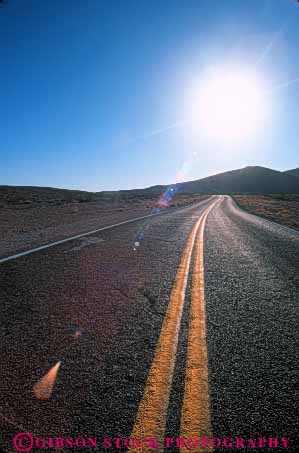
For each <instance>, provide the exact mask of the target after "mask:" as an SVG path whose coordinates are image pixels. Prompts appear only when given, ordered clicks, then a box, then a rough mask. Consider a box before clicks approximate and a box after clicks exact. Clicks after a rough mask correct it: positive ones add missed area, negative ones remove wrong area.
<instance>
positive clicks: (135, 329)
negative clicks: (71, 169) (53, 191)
mask: <svg viewBox="0 0 299 453" xmlns="http://www.w3.org/2000/svg"><path fill="white" fill-rule="evenodd" d="M298 239H299V235H298V232H296V231H292V230H290V229H287V228H284V227H282V226H279V225H277V224H274V223H271V222H268V221H266V220H263V219H260V218H258V217H256V216H252V215H250V214H247V213H245V212H243V211H241V210H240V209H239V208H238V207H236V206H235V204H234V202H233V201H232V199H231V198H230V197H228V196H215V197H211V198H210V199H208V200H204V201H203V202H201V203H199V204H197V205H194V206H190V207H187V208H184V209H180V210H177V211H172V212H169V213H167V214H163V215H161V216H154V217H150V218H144V219H140V220H136V221H134V222H131V223H125V224H122V225H119V226H116V227H114V228H111V229H106V230H102V231H98V232H94V233H93V234H91V235H89V236H84V237H78V238H77V239H73V240H71V241H67V242H63V243H61V244H57V245H55V246H53V247H51V248H45V249H42V250H39V251H36V252H35V253H32V254H28V255H25V256H19V257H17V258H15V259H13V260H9V261H5V262H2V263H0V278H1V288H0V293H1V298H0V300H1V323H0V335H1V349H0V360H1V364H2V366H1V370H0V382H1V385H0V396H1V399H0V401H1V403H0V405H1V407H0V412H1V414H0V428H1V433H2V434H1V436H2V439H1V445H2V449H3V451H6V452H10V451H16V450H14V447H13V440H12V438H13V436H14V435H15V434H16V433H18V432H21V431H22V432H23V431H24V432H29V433H31V434H32V436H33V437H34V439H35V440H36V438H37V437H40V438H41V437H43V438H45V439H49V438H51V437H52V438H53V439H54V438H56V437H68V438H71V439H78V438H79V436H83V438H84V439H83V440H81V442H85V439H87V437H88V436H89V437H90V438H95V437H97V448H94V449H93V450H92V449H91V448H89V449H87V445H86V448H85V449H83V450H84V451H99V452H101V451H103V452H104V451H107V452H109V451H111V452H117V451H126V448H125V446H124V443H123V439H125V438H128V437H129V436H133V437H134V438H135V439H139V438H143V437H145V438H146V439H148V438H149V437H152V438H153V439H155V441H156V442H157V446H158V448H150V447H151V445H149V443H148V440H147V441H146V442H144V444H143V447H144V448H143V449H142V450H141V449H140V448H137V446H136V447H135V448H132V449H131V451H132V453H135V452H136V451H145V452H150V451H151V452H153V451H156V452H163V451H164V450H165V452H176V451H180V452H181V453H185V452H186V451H190V450H189V449H188V448H187V446H186V445H184V444H181V445H180V448H176V446H175V445H176V444H175V439H176V438H179V437H181V438H186V439H191V438H208V439H211V438H212V437H213V436H214V438H215V439H220V440H221V439H222V440H223V439H224V438H225V437H226V438H230V437H231V438H232V442H233V444H232V448H230V449H228V448H225V446H224V445H222V447H219V448H216V447H217V440H215V441H214V442H215V443H214V444H212V443H211V442H207V443H206V445H202V448H201V447H200V446H198V447H194V448H193V449H191V451H193V452H197V451H212V450H213V449H214V450H218V451H248V450H247V447H248V448H249V447H250V445H251V448H250V451H273V448H270V446H271V445H270V446H269V442H274V443H273V445H272V446H275V442H278V443H279V449H276V451H282V450H283V451H293V450H294V448H295V440H296V429H297V425H298V301H299V298H298V289H299V281H298V280H299V277H298V252H299V240H298ZM116 437H118V438H121V439H122V440H121V441H119V442H120V448H118V444H117V442H118V441H117V440H113V438H116ZM237 437H238V438H240V439H245V444H244V449H243V448H242V443H241V442H242V441H241V440H239V441H238V442H239V445H238V448H237V446H236V443H235V442H236V441H235V438H237ZM270 437H271V438H277V440H276V441H275V440H273V441H270V440H269V438H270ZM104 438H106V440H107V439H108V440H107V442H106V444H104ZM167 438H168V439H169V440H168V444H167V446H165V439H167ZM259 438H265V439H264V441H260V442H261V445H262V442H264V445H263V447H264V448H262V449H261V448H258V445H257V442H258V440H257V439H259ZM283 438H285V439H290V440H289V441H287V440H285V442H287V445H288V448H287V449H285V448H283V447H284V443H283V442H284V441H283V440H282V439H283ZM109 439H112V441H111V443H112V446H111V447H110V444H109ZM170 439H173V441H172V440H170ZM246 439H247V444H246ZM248 439H254V440H252V441H249V444H248ZM28 442H29V443H28V445H29V446H30V442H31V440H30V439H29V441H28ZM48 442H49V441H48ZM227 442H228V443H229V440H227ZM250 442H256V445H255V447H254V445H253V444H252V443H251V444H250ZM24 445H25V441H24ZM26 445H27V444H26ZM248 445H249V446H248ZM56 446H57V445H56ZM89 446H90V447H93V445H89ZM50 447H51V446H50V444H48V445H47V446H45V447H43V448H39V449H38V448H35V449H33V450H32V451H54V449H52V448H50ZM164 447H165V448H164ZM189 447H190V445H189ZM57 448H58V450H59V451H77V449H78V451H79V446H73V447H71V446H70V445H65V446H64V448H62V447H61V446H59V445H58V446H57ZM80 450H81V451H82V448H80Z"/></svg>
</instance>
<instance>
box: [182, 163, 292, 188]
mask: <svg viewBox="0 0 299 453" xmlns="http://www.w3.org/2000/svg"><path fill="white" fill-rule="evenodd" d="M179 187H180V189H181V190H184V191H186V192H191V193H261V194H270V193H299V180H298V181H297V179H296V178H294V177H293V176H291V175H289V174H286V173H283V172H280V171H276V170H271V169H270V168H265V167H245V168H241V169H239V170H233V171H228V172H225V173H219V174H217V175H214V176H209V177H207V178H203V179H198V180H196V181H189V182H186V183H182V184H179Z"/></svg>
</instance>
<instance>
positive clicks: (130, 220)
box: [0, 200, 206, 264]
mask: <svg viewBox="0 0 299 453" xmlns="http://www.w3.org/2000/svg"><path fill="white" fill-rule="evenodd" d="M202 201H206V200H202ZM199 203H201V202H199ZM191 206H192V205H189V206H184V207H182V208H178V209H172V210H167V211H164V212H158V213H155V214H147V215H144V216H142V217H136V218H135V219H129V220H124V221H123V222H119V223H115V224H113V225H107V226H104V227H101V228H97V229H96V230H92V231H87V232H86V233H81V234H77V235H76V236H72V237H69V238H65V239H61V240H60V241H55V242H50V243H49V244H45V245H41V246H40V247H35V248H33V249H30V250H26V251H25V252H20V253H16V254H15V255H11V256H7V257H6V258H1V259H0V264H1V263H5V262H6V261H11V260H15V259H16V258H20V257H22V256H26V255H30V254H31V253H35V252H39V251H40V250H45V249H48V248H50V247H54V246H55V245H59V244H64V243H65V242H68V241H73V240H75V239H79V238H82V237H84V236H89V235H91V234H95V233H99V232H100V231H105V230H109V229H111V228H115V227H118V226H121V225H125V224H126V223H132V222H136V221H137V220H143V219H148V218H150V217H156V216H159V215H163V214H167V213H171V212H175V211H179V210H182V209H186V208H187V207H191Z"/></svg>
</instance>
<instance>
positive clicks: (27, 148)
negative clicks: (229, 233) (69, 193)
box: [0, 0, 299, 191]
mask: <svg viewBox="0 0 299 453" xmlns="http://www.w3.org/2000/svg"><path fill="white" fill-rule="evenodd" d="M298 26H299V8H298V5H297V4H296V2H295V1H294V0H275V1H274V0H250V1H249V0H248V1H245V0H225V1H213V0H163V1H160V0H150V1H149V0H105V1H102V0H84V1H83V0H73V1H71V0H42V1H40V0H26V1H25V0H6V4H5V5H2V6H1V7H0V34H1V39H0V61H1V72H0V155H1V165H0V184H14V185H39V186H55V187H65V188H78V189H86V190H92V191H97V190H112V189H126V188H137V187H147V186H150V185H155V184H168V183H173V182H175V181H176V180H178V179H179V178H181V179H185V180H189V179H197V178H201V177H205V176H208V175H211V174H215V173H218V172H221V171H226V170H230V169H234V168H240V167H244V166H246V165H263V166H268V167H271V168H275V169H278V170H284V169H288V168H294V167H297V166H298V165H299V163H298V118H299V103H298V94H299V81H297V82H296V81H295V82H293V83H290V84H288V82H289V81H292V80H296V79H297V78H299V52H298ZM223 65H226V67H229V66H231V67H234V68H236V67H237V68H241V69H242V70H244V71H251V70H254V71H255V73H257V74H258V76H259V77H261V79H262V80H263V83H264V84H265V85H266V86H267V92H268V91H269V93H270V94H269V95H268V96H267V112H268V113H267V118H266V120H265V122H264V123H263V124H262V125H261V127H260V130H259V132H258V134H257V136H254V137H248V138H247V140H246V141H244V142H243V143H241V144H240V143H239V144H230V146H228V145H227V144H221V143H219V142H217V143H216V142H213V140H212V141H211V140H210V141H209V140H204V139H202V137H201V135H200V132H199V131H198V133H197V134H195V135H194V133H193V132H192V131H191V128H190V127H189V125H188V123H187V124H186V122H185V120H186V118H188V114H189V112H188V102H189V101H190V100H192V89H196V88H194V87H195V86H196V83H197V82H196V81H197V80H198V84H199V83H200V78H201V76H202V74H203V73H205V72H206V71H207V69H209V68H211V67H212V68H214V67H222V66H223Z"/></svg>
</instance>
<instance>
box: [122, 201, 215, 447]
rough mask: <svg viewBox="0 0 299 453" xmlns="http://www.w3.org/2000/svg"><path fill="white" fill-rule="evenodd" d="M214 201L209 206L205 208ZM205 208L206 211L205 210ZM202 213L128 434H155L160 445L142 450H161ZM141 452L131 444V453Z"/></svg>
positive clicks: (147, 436)
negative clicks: (187, 288)
mask: <svg viewBox="0 0 299 453" xmlns="http://www.w3.org/2000/svg"><path fill="white" fill-rule="evenodd" d="M214 205H215V202H214V203H213V204H212V205H211V206H210V208H208V211H209V210H210V209H211V208H212V207H213V206H214ZM206 212H207V211H205V213H206ZM205 213H203V214H202V215H201V216H200V218H199V219H198V220H197V222H196V223H195V225H194V226H193V228H192V231H191V233H190V235H189V237H188V239H187V242H186V246H185V248H184V251H183V255H182V259H181V262H180V265H179V268H178V271H177V274H176V278H175V281H174V285H173V288H172V291H171V294H170V301H169V305H168V308H167V311H166V314H165V317H164V320H163V324H162V328H161V333H160V337H159V340H158V344H157V347H156V351H155V356H154V359H153V362H152V365H151V368H150V371H149V375H148V379H147V383H146V386H145V390H144V394H143V398H142V400H141V402H140V405H139V409H138V412H137V416H136V420H135V424H134V427H133V430H132V434H131V437H132V438H134V439H141V438H154V439H156V440H157V442H158V444H159V448H155V449H152V448H150V447H146V446H145V447H144V448H143V449H142V452H153V451H155V452H156V453H160V452H163V451H164V447H163V444H164V437H165V428H166V418H167V409H168V404H169V395H170V389H171V385H172V379H173V373H174V366H175V359H176V353H177V346H178V338H179V331H180V325H181V319H182V313H183V308H184V302H185V293H186V287H187V280H188V275H189V269H190V262H191V256H192V250H193V247H194V243H195V238H196V235H197V232H198V229H199V226H200V224H201V220H202V218H203V216H204V215H205ZM137 452H140V448H138V447H136V448H131V449H130V453H137Z"/></svg>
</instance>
